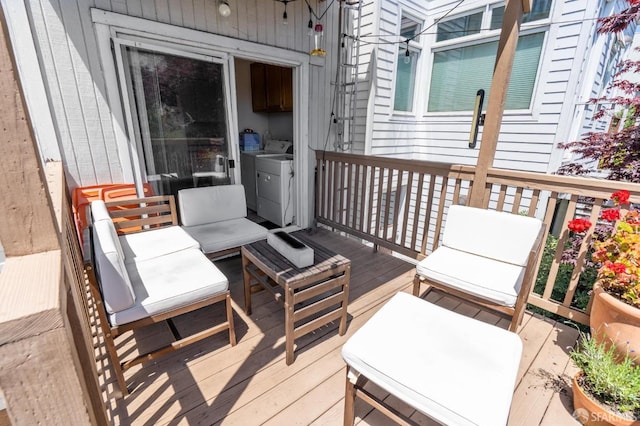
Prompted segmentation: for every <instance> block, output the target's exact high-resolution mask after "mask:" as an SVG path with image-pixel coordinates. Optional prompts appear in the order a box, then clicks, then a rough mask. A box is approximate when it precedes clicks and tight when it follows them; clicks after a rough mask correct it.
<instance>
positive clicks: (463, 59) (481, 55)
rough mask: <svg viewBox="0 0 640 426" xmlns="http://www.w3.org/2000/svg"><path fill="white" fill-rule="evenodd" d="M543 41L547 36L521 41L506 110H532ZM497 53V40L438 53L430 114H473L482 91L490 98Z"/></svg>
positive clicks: (430, 99)
mask: <svg viewBox="0 0 640 426" xmlns="http://www.w3.org/2000/svg"><path fill="white" fill-rule="evenodd" d="M543 41H544V33H536V34H531V35H527V36H522V37H520V39H519V40H518V48H517V50H516V55H515V59H514V64H513V70H512V73H511V83H510V85H509V91H508V94H507V101H506V105H505V108H506V109H528V108H529V106H530V103H531V96H532V94H533V87H534V84H535V80H536V74H537V70H538V62H539V61H540V52H541V51H542V42H543ZM497 50H498V42H497V41H495V42H490V43H482V44H477V45H473V46H466V47H460V48H456V49H450V50H445V51H441V52H436V53H435V54H434V60H433V68H432V74H431V90H430V94H429V104H428V111H429V112H444V111H471V110H472V109H473V106H474V102H475V95H476V92H477V90H478V89H484V90H485V92H486V96H487V97H488V96H489V90H490V86H491V79H492V75H493V67H494V64H495V57H496V52H497Z"/></svg>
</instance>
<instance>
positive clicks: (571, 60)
mask: <svg viewBox="0 0 640 426" xmlns="http://www.w3.org/2000/svg"><path fill="white" fill-rule="evenodd" d="M379 3H380V5H379V9H378V10H377V17H372V16H370V15H367V18H368V19H371V20H373V21H378V22H379V28H375V26H372V32H370V34H380V35H382V36H385V37H386V38H387V39H388V40H396V39H397V36H395V38H394V35H395V34H398V33H399V29H398V28H397V25H398V24H397V23H398V22H399V14H400V13H401V10H402V9H403V8H404V9H406V10H408V11H411V12H414V13H415V12H416V11H417V12H418V13H419V16H422V17H424V19H425V26H428V25H431V24H433V22H434V19H437V18H438V17H440V16H442V15H444V14H445V13H446V12H447V11H448V10H450V9H451V8H452V7H454V6H455V5H456V4H457V3H459V2H458V1H453V0H433V1H430V2H424V1H418V0H414V1H412V0H381V1H380V2H379ZM488 3H490V2H488V1H487V0H471V1H465V2H464V3H463V4H462V5H460V6H459V7H458V9H456V11H455V12H454V13H453V14H452V15H450V16H455V15H456V14H459V13H463V12H464V11H471V10H475V9H478V8H482V7H484V6H485V5H486V4H488ZM612 3H616V2H612ZM603 4H604V2H602V1H598V0H573V1H571V0H554V4H553V7H552V10H551V16H550V21H551V24H550V25H549V27H548V29H547V30H546V39H545V43H544V45H543V50H542V53H541V59H540V63H541V65H540V67H539V70H538V75H537V83H536V86H535V88H534V95H533V102H532V106H531V110H529V111H506V112H505V115H504V118H503V124H502V128H501V133H500V137H499V142H498V147H497V152H496V158H495V162H494V166H495V167H499V168H507V169H518V170H528V171H538V172H552V171H555V169H556V168H557V167H558V166H559V165H560V159H561V155H562V154H561V153H559V151H558V149H557V143H558V142H562V141H569V140H571V139H570V138H571V137H572V126H571V121H572V120H573V118H574V115H575V111H576V110H575V108H576V107H575V103H576V102H578V98H579V97H580V94H581V93H582V92H583V91H584V86H585V85H587V86H588V87H590V88H591V86H592V85H593V81H594V80H593V78H592V79H591V80H589V77H588V76H585V72H586V71H587V69H586V68H587V67H589V66H593V61H591V60H589V59H590V58H591V57H593V56H596V57H598V58H599V57H600V55H601V54H602V46H601V45H599V44H598V45H597V47H599V49H600V50H597V49H594V37H595V26H596V21H595V20H594V19H593V18H595V17H597V16H601V14H602V13H604V11H602V10H601V8H602V7H603ZM611 7H613V5H609V6H607V8H609V9H610V8H611ZM616 7H619V5H616ZM372 9H373V10H375V8H372ZM435 28H436V27H435V26H434V27H433V28H432V29H430V30H428V31H426V33H425V34H423V35H422V36H421V39H422V40H421V42H422V53H421V56H420V60H419V61H420V62H419V64H418V79H419V80H421V81H420V82H419V83H417V84H416V86H417V91H416V96H418V102H419V103H420V107H419V109H418V111H417V112H416V113H415V114H412V115H411V114H409V115H399V114H394V113H393V90H394V84H395V61H396V57H397V49H398V47H397V45H391V44H379V45H375V46H374V47H373V48H369V49H368V50H367V49H362V48H361V53H366V54H367V55H368V56H369V57H374V56H375V62H371V63H375V65H376V69H375V70H369V69H367V73H368V75H374V76H375V77H376V79H377V80H376V84H375V85H374V86H372V88H371V92H370V93H369V94H368V96H374V101H373V102H372V103H371V104H370V105H367V104H365V103H361V104H360V106H361V108H362V109H365V108H367V107H369V108H372V109H373V111H371V110H369V111H368V112H369V114H370V116H371V117H372V119H371V120H370V121H369V123H368V126H369V129H368V130H367V131H368V132H369V133H370V134H371V138H370V140H366V139H364V138H363V139H362V140H361V141H358V142H357V143H356V144H354V151H355V150H356V149H355V148H356V147H359V146H360V145H362V144H365V143H366V144H367V146H366V147H365V149H364V151H365V152H370V153H371V154H373V155H384V156H393V157H401V158H416V159H422V160H428V161H441V162H448V163H461V164H471V165H473V164H475V163H476V161H477V156H478V152H479V149H478V147H479V144H478V147H476V149H469V148H468V136H469V131H470V125H471V113H469V112H463V113H446V114H445V113H426V112H425V111H426V102H427V100H428V99H427V96H426V94H427V93H428V86H429V82H430V79H431V62H432V56H433V55H432V48H431V46H432V45H433V43H434V42H435V35H434V33H435ZM376 31H377V32H376ZM365 40H371V39H370V38H365ZM601 60H602V59H601ZM361 61H362V62H363V63H367V64H369V63H370V60H369V59H367V58H363V59H362V60H361ZM587 74H588V73H587ZM594 78H595V79H596V81H597V79H598V76H597V75H596V76H594ZM597 85H598V83H596V86H597ZM596 86H594V87H593V88H592V89H591V90H593V91H597V90H599V88H598V87H596ZM486 106H487V99H486V98H485V105H484V107H485V109H486ZM358 114H359V115H362V114H363V112H362V111H359V112H358ZM481 137H482V128H481V132H480V135H479V137H478V142H480V140H481Z"/></svg>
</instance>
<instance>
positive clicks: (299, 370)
mask: <svg viewBox="0 0 640 426" xmlns="http://www.w3.org/2000/svg"><path fill="white" fill-rule="evenodd" d="M313 238H314V241H317V242H318V243H320V244H322V245H324V246H326V247H327V248H329V249H331V250H333V251H336V252H338V253H340V254H342V255H343V256H345V257H347V258H349V259H351V262H352V270H351V286H350V294H349V308H348V327H347V333H346V335H345V336H339V335H338V333H337V328H338V324H337V322H334V323H331V324H329V325H327V326H324V327H322V328H320V329H319V330H317V331H316V332H313V333H310V334H308V335H306V336H303V337H301V338H299V339H296V352H295V362H294V363H293V364H292V365H290V366H287V365H286V363H285V338H284V312H283V310H282V308H281V306H280V305H279V304H278V303H276V302H274V301H273V300H272V298H271V297H270V295H268V294H266V292H260V293H256V294H254V296H253V299H252V305H253V313H252V315H250V316H248V315H246V314H245V312H244V306H243V304H244V296H243V283H242V273H241V262H240V257H239V256H236V257H232V258H227V259H223V260H220V261H216V262H215V263H216V265H217V266H218V267H219V268H220V269H221V270H222V271H223V273H224V274H225V275H226V276H227V277H228V278H229V282H230V290H231V296H232V303H233V308H234V310H235V313H234V320H235V325H236V334H237V338H238V344H237V345H236V346H235V347H231V346H229V344H228V338H227V336H226V335H225V334H224V333H222V334H219V335H215V336H212V337H210V338H208V339H205V340H204V341H202V342H199V343H197V344H194V345H191V346H189V347H187V348H184V349H182V350H180V351H176V352H174V353H172V354H170V355H168V356H166V357H163V358H160V359H158V360H154V361H153V362H150V363H148V364H143V365H139V366H135V367H134V368H131V369H130V370H128V371H126V372H125V379H126V380H127V383H129V385H130V386H132V387H133V388H134V389H133V392H132V393H131V394H130V395H129V396H127V397H126V398H124V399H116V398H113V397H112V395H113V392H114V378H113V371H112V370H111V368H110V365H109V360H108V358H107V356H106V351H105V349H104V346H103V345H102V344H101V343H100V342H99V343H98V344H97V346H96V356H97V358H98V369H99V372H100V374H101V381H102V386H103V395H104V398H105V401H106V405H107V407H108V416H109V418H110V420H111V421H112V423H113V424H123V425H124V424H127V425H128V424H132V425H152V424H153V425H178V424H194V425H195V424H198V425H212V424H225V425H259V424H267V425H310V424H313V425H340V424H342V414H343V413H342V412H343V408H344V401H343V397H344V386H345V365H344V361H343V360H342V357H341V354H340V350H341V348H342V345H343V344H344V342H345V341H346V339H348V338H349V336H351V335H353V333H354V332H355V331H356V330H357V329H359V328H360V327H361V326H362V325H363V324H364V323H365V322H366V321H367V320H368V319H369V318H371V316H372V315H373V314H374V313H375V312H377V310H378V309H379V308H380V307H381V306H382V305H383V304H384V303H385V302H386V301H387V300H388V299H389V298H390V297H391V296H393V295H394V294H395V293H397V292H398V291H404V292H408V293H410V292H411V288H412V280H413V275H414V273H415V268H414V267H413V266H412V265H411V264H408V263H407V262H405V261H403V260H401V259H398V258H395V257H392V256H390V255H388V254H385V253H382V252H375V251H374V250H373V248H372V247H370V246H365V245H362V244H360V243H359V242H358V241H356V240H354V239H352V238H345V237H343V236H340V235H339V234H337V233H332V232H329V231H327V230H323V229H320V230H318V231H317V232H316V233H314V235H313ZM423 297H424V298H425V299H426V300H429V301H431V302H433V303H436V304H438V305H440V306H443V307H446V308H447V309H451V310H453V311H456V312H458V313H461V314H463V315H467V316H470V317H474V318H476V319H478V320H480V321H485V322H488V323H491V324H497V325H498V326H500V327H502V328H505V329H506V328H508V325H509V322H508V321H507V320H505V319H504V318H501V317H499V316H497V315H495V314H493V313H490V312H487V311H486V310H482V309H479V308H478V307H477V306H475V305H472V304H468V303H466V302H463V301H461V300H459V299H456V298H453V297H450V296H447V295H444V294H443V293H441V292H439V291H437V290H434V291H430V292H427V294H426V295H425V294H424V293H423ZM222 316H223V309H222V308H221V307H217V306H214V307H208V308H204V309H201V310H198V311H196V312H192V313H190V314H187V315H184V316H183V317H181V318H179V320H178V321H176V325H177V327H178V328H179V329H180V330H181V331H182V330H184V331H185V332H191V331H193V330H197V329H198V328H201V327H203V326H204V325H206V324H208V323H210V322H211V321H218V320H219V319H221V318H222ZM519 334H520V336H521V338H522V340H523V344H524V346H523V356H522V362H521V365H520V370H519V373H518V380H517V386H516V389H515V393H514V400H513V404H512V411H511V417H510V422H509V424H513V425H537V424H548V425H551V424H572V423H571V422H572V421H573V419H572V417H571V411H572V410H571V393H570V388H567V386H563V385H562V383H568V382H567V380H570V379H569V378H570V377H571V375H572V374H573V372H574V371H575V369H574V368H573V367H572V366H571V363H570V362H569V361H568V355H567V349H566V347H567V346H571V345H573V344H574V342H575V340H576V338H577V332H576V331H575V330H574V329H573V328H571V327H569V326H566V325H564V324H556V323H554V322H553V321H551V320H548V319H544V318H542V317H540V316H539V315H532V314H530V313H527V314H526V315H525V318H524V321H523V325H522V326H521V327H520V330H519ZM99 337H100V336H99V335H98V339H99ZM169 337H170V334H169V333H168V332H167V331H166V328H165V327H163V326H162V325H157V326H155V327H150V328H149V329H148V330H147V329H145V330H138V331H136V332H135V333H128V334H125V335H124V336H122V337H121V338H119V339H118V340H117V344H118V347H119V350H120V351H121V353H126V354H127V356H128V357H129V356H134V355H135V354H136V353H137V346H138V345H140V346H144V347H147V346H149V345H160V344H162V343H163V342H162V341H163V340H164V339H166V338H169ZM372 391H373V392H374V393H376V394H377V395H378V396H380V397H383V398H387V399H388V401H390V402H391V403H392V404H393V405H394V406H395V407H396V408H397V409H398V410H400V411H401V412H403V413H404V414H406V415H408V416H411V418H412V419H413V420H415V421H416V422H417V423H419V424H427V425H430V424H435V423H434V422H432V421H431V420H429V419H428V418H426V417H425V416H424V415H422V414H421V413H419V412H415V410H413V409H412V408H410V407H407V406H405V405H403V403H402V402H400V401H397V400H395V399H394V397H393V396H389V395H388V394H386V393H385V392H384V391H383V390H381V389H379V388H378V389H375V388H373V389H372ZM356 423H357V424H359V425H363V426H365V425H371V426H373V425H388V424H389V420H388V419H386V418H385V417H384V416H380V413H378V412H377V411H375V410H372V409H371V408H370V407H368V406H367V405H366V404H364V403H362V402H361V401H357V403H356Z"/></svg>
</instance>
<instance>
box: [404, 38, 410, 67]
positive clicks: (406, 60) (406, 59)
mask: <svg viewBox="0 0 640 426" xmlns="http://www.w3.org/2000/svg"><path fill="white" fill-rule="evenodd" d="M404 63H405V64H410V63H411V53H410V52H409V40H407V50H405V51H404Z"/></svg>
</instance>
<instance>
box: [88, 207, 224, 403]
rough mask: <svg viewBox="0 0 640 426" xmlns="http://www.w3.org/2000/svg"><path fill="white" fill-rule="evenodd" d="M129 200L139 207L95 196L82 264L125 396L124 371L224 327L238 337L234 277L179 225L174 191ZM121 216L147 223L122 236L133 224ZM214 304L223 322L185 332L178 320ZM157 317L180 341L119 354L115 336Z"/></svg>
mask: <svg viewBox="0 0 640 426" xmlns="http://www.w3.org/2000/svg"><path fill="white" fill-rule="evenodd" d="M126 203H127V205H129V206H131V207H132V206H133V204H134V203H135V204H137V206H138V207H137V208H130V209H127V210H117V209H116V210H113V211H111V210H109V209H108V208H109V207H112V208H117V207H118V206H119V204H118V203H108V204H105V203H104V201H102V200H97V201H93V202H92V203H91V225H90V226H89V228H88V229H87V234H88V235H87V238H86V243H87V245H88V247H87V248H86V249H85V265H84V266H85V271H86V272H87V277H88V280H89V288H90V290H91V295H92V297H93V299H94V301H95V306H96V311H97V315H98V318H99V320H100V327H101V329H102V334H103V337H104V341H105V344H106V347H107V351H108V353H109V357H110V358H111V360H112V363H113V368H114V371H115V376H116V379H117V382H118V386H119V388H120V390H121V392H122V395H123V396H126V395H127V394H128V393H129V389H128V387H127V384H126V381H125V378H124V371H126V370H127V369H129V368H130V367H132V366H134V365H137V364H140V363H142V362H146V361H151V360H154V359H156V358H157V357H159V356H162V355H166V354H169V353H171V352H173V351H176V350H179V349H181V348H183V347H185V346H187V345H190V344H193V343H196V342H199V341H201V340H203V339H205V338H208V337H209V336H213V335H214V334H218V333H223V332H224V333H226V332H228V334H229V343H230V344H231V346H234V345H235V344H236V337H235V330H234V325H233V309H232V307H231V295H230V292H229V281H228V279H227V277H226V276H225V275H224V274H223V273H222V271H220V270H219V269H218V268H217V267H216V266H215V265H214V264H213V263H211V261H210V260H209V259H208V258H207V257H206V256H205V255H204V254H203V253H202V252H201V251H200V245H199V244H198V242H197V241H196V240H194V239H193V238H191V237H190V236H189V235H188V234H187V233H186V232H185V231H183V230H182V228H181V227H179V226H177V219H176V218H177V215H176V212H175V203H174V200H173V197H172V196H157V197H148V198H140V199H137V200H131V201H126ZM112 215H113V216H112ZM118 215H128V216H130V215H137V216H138V217H139V219H132V220H131V221H130V222H129V223H132V224H135V227H139V228H141V229H142V230H141V231H140V232H131V233H125V234H123V235H118V231H122V230H123V229H125V228H130V226H128V225H123V224H122V223H123V222H114V221H113V219H114V216H115V218H117V217H118ZM161 225H166V226H161ZM116 229H117V230H116ZM213 304H224V310H223V312H221V313H220V314H219V315H218V318H217V320H216V321H217V323H215V324H208V325H207V328H206V329H204V330H199V331H197V332H194V333H193V334H191V335H188V336H185V335H183V333H184V330H182V331H180V330H179V329H178V328H177V326H176V324H175V323H174V321H173V320H174V319H175V318H176V317H179V316H180V315H182V314H185V313H188V312H193V311H195V310H197V309H200V308H204V307H207V306H210V305H213ZM155 323H166V325H167V330H168V331H170V332H171V334H172V335H173V338H174V340H173V341H171V342H169V343H167V344H166V345H165V346H163V347H160V348H156V349H153V350H151V351H150V352H146V353H142V352H143V351H144V349H143V348H137V350H138V351H139V352H140V353H139V354H138V355H137V356H132V355H131V354H130V353H128V354H127V355H128V358H129V359H126V360H123V359H121V358H120V356H119V354H118V350H117V349H118V348H117V347H116V342H115V339H116V338H117V337H118V336H120V335H122V334H123V333H125V332H128V331H131V330H137V329H140V328H142V327H146V326H148V325H151V324H155ZM134 340H135V339H134ZM156 346H157V345H156Z"/></svg>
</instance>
